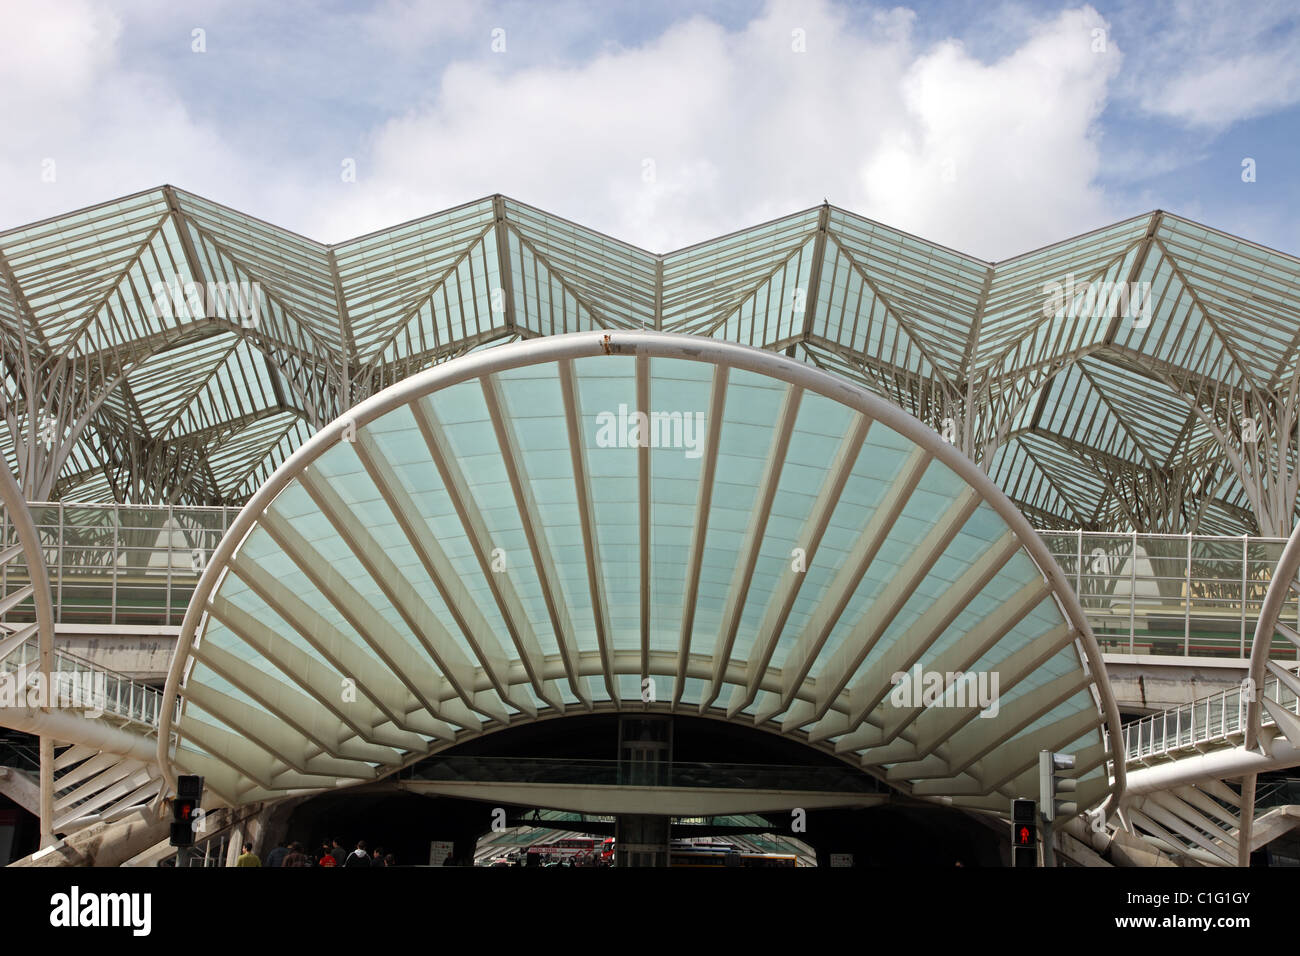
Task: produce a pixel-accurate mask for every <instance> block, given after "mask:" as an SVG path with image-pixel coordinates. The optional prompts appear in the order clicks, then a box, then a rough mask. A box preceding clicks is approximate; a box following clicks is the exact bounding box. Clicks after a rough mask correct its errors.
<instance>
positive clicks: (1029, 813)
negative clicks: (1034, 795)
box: [1011, 800, 1038, 866]
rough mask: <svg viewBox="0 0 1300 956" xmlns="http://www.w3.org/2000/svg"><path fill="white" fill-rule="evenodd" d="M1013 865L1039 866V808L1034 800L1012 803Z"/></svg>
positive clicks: (1014, 801)
mask: <svg viewBox="0 0 1300 956" xmlns="http://www.w3.org/2000/svg"><path fill="white" fill-rule="evenodd" d="M1011 865H1012V866H1038V807H1037V806H1035V805H1034V801H1033V800H1012V801H1011Z"/></svg>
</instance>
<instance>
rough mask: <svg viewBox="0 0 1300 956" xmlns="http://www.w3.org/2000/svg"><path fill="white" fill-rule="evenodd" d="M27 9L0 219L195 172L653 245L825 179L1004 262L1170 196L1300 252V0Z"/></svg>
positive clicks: (923, 231)
mask: <svg viewBox="0 0 1300 956" xmlns="http://www.w3.org/2000/svg"><path fill="white" fill-rule="evenodd" d="M6 16H7V18H8V20H9V21H10V27H11V28H10V29H7V30H6V32H5V34H4V35H2V36H0V119H3V121H4V128H5V130H6V135H5V137H4V139H3V141H0V228H9V227H12V226H16V225H21V224H23V223H26V222H30V221H33V220H36V219H39V218H43V217H46V216H50V215H56V214H58V213H61V212H65V211H68V210H71V209H75V208H77V207H80V206H83V205H88V204H91V203H95V202H99V201H103V200H106V199H110V198H113V197H115V196H118V195H122V194H126V193H129V192H134V191H136V190H139V189H145V188H148V187H151V186H155V185H159V184H161V183H164V182H168V183H172V184H174V185H177V186H181V187H184V188H186V189H189V190H192V191H194V192H198V193H200V194H203V195H205V196H208V197H209V198H212V199H214V200H217V201H219V202H223V203H226V204H228V205H232V206H235V207H236V208H239V209H241V210H244V211H246V212H249V213H252V214H254V215H258V216H260V217H262V218H264V219H268V220H270V221H272V222H276V223H278V224H280V225H283V226H286V227H288V228H292V229H296V230H298V231H300V232H303V233H305V234H307V235H310V236H312V237H313V238H317V239H321V240H325V241H338V240H341V239H345V238H348V237H350V236H354V235H359V234H362V233H365V232H368V231H371V230H373V229H378V228H382V227H384V226H386V225H391V224H394V223H397V222H400V221H403V220H406V219H410V218H414V217H416V216H420V215H424V214H427V213H430V212H434V211H436V210H438V209H441V208H446V207H447V206H451V205H455V204H458V203H461V202H465V201H468V200H471V199H475V198H478V197H480V196H483V195H486V194H489V193H492V192H498V191H499V192H504V193H506V194H508V195H511V196H513V197H514V198H516V199H520V200H522V201H524V202H529V203H532V204H534V205H537V206H540V207H542V208H544V209H547V210H548V211H551V212H554V213H557V214H560V215H564V216H567V217H569V218H571V219H574V220H577V221H579V222H581V223H583V224H585V225H589V226H592V227H593V228H598V229H601V230H603V231H606V232H608V233H610V234H612V235H614V236H616V237H618V238H621V239H625V240H628V241H630V242H635V243H637V244H639V245H643V246H645V247H647V248H650V249H652V250H654V251H665V250H667V249H671V248H676V247H679V246H681V245H685V244H688V243H690V242H696V241H699V240H702V239H705V238H708V237H710V236H712V235H717V234H720V233H723V232H726V231H729V230H732V229H736V228H740V227H743V226H746V225H751V224H753V223H756V222H759V221H762V220H764V219H767V218H772V217H775V216H778V215H782V214H785V213H788V212H792V211H795V210H797V209H801V208H806V207H808V206H811V205H814V204H816V203H819V202H821V200H822V198H823V197H826V198H829V199H830V200H831V201H832V202H834V203H836V204H837V205H840V206H843V207H845V208H849V209H852V210H854V211H855V212H858V213H861V214H863V215H866V216H870V217H872V218H875V219H878V220H880V221H882V222H885V223H888V224H890V225H893V226H896V227H899V228H902V229H907V230H909V231H912V232H915V233H918V234H920V235H923V236H925V237H926V238H929V239H932V240H934V241H938V242H944V243H947V244H949V245H952V246H954V247H955V248H958V249H961V250H962V251H964V252H969V253H971V254H974V255H978V256H981V257H984V258H999V259H1000V258H1005V257H1007V256H1010V255H1014V254H1016V253H1018V252H1024V251H1028V250H1030V249H1032V248H1035V247H1037V246H1040V245H1043V244H1045V243H1047V242H1051V241H1053V240H1056V239H1061V238H1065V237H1067V236H1069V235H1072V234H1075V233H1078V232H1082V231H1085V230H1087V229H1091V228H1095V227H1097V226H1101V225H1104V224H1106V223H1109V222H1113V221H1115V220H1117V219H1121V218H1126V217H1128V216H1131V215H1137V214H1140V213H1143V212H1146V211H1149V210H1151V209H1153V208H1162V209H1168V210H1172V211H1174V212H1177V213H1180V214H1182V215H1186V216H1188V217H1190V218H1193V219H1197V220H1200V221H1202V222H1205V223H1207V224H1209V225H1212V226H1215V227H1218V228H1221V229H1224V230H1227V231H1229V232H1233V233H1237V234H1239V235H1242V236H1244V237H1246V238H1249V239H1252V240H1254V241H1257V242H1261V243H1264V244H1266V245H1270V246H1273V247H1275V248H1279V249H1282V250H1284V251H1287V252H1291V253H1297V254H1300V224H1298V223H1297V219H1296V217H1295V215H1294V214H1293V211H1294V210H1295V209H1296V208H1297V206H1298V201H1300V7H1297V5H1295V4H1293V3H1292V4H1271V3H1267V2H1263V3H1250V4H1241V3H1210V2H1206V3H1174V2H1157V0H1153V2H1142V0H1121V2H1114V3H1107V2H1095V3H1092V4H1055V3H996V2H995V3H981V2H952V0H949V2H941V0H927V2H917V3H912V4H909V5H900V6H896V7H894V6H885V5H871V4H866V3H844V2H833V0H772V2H755V3H751V2H718V3H713V4H707V3H694V4H690V3H684V2H674V0H668V2H663V3H659V4H644V3H637V2H628V3H621V2H606V3H602V2H595V0H590V2H589V0H570V2H560V3H541V2H502V3H494V2H483V3H471V2H462V0H445V2H433V3H421V2H416V0H385V2H377V3H373V4H347V3H316V4H312V3H305V2H283V3H277V4H253V3H239V2H221V0H208V2H196V3H189V4H184V5H177V4H173V3H170V2H162V0H137V2H130V3H118V4H108V3H101V2H96V0H54V2H50V3H33V4H30V5H26V6H17V7H12V8H11V9H9V10H8V11H7V14H6ZM196 30H200V31H202V33H201V34H200V36H201V37H202V43H201V44H199V45H201V46H202V47H203V48H204V49H203V50H202V51H196V50H194V49H193V47H194V46H195V45H196V44H195V40H194V37H195V32H194V31H196ZM494 31H496V32H494ZM501 31H503V32H501ZM1099 39H1100V41H1101V42H1099ZM502 41H504V49H502V45H503V43H502ZM494 47H495V48H494ZM1247 158H1249V159H1253V160H1254V162H1255V181H1254V182H1243V180H1242V162H1243V160H1245V159H1247ZM349 163H350V164H351V165H352V166H354V168H355V170H356V176H355V181H351V180H349V179H347V178H346V177H345V176H344V175H343V171H344V170H345V169H347V168H348V164H349Z"/></svg>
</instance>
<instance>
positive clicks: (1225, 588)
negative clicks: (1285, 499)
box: [1040, 531, 1300, 660]
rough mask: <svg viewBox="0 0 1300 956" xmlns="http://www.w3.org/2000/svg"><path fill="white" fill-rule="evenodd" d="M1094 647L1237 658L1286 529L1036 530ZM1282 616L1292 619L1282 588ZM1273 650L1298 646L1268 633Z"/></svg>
mask: <svg viewBox="0 0 1300 956" xmlns="http://www.w3.org/2000/svg"><path fill="white" fill-rule="evenodd" d="M1040 536H1041V537H1042V539H1043V540H1044V542H1045V543H1046V544H1047V546H1048V549H1049V550H1050V551H1051V552H1052V555H1053V556H1054V557H1055V558H1056V561H1057V563H1058V564H1059V565H1060V566H1061V568H1062V570H1063V571H1064V572H1065V575H1066V577H1067V578H1068V579H1069V581H1070V583H1071V584H1073V585H1074V589H1075V592H1076V593H1077V594H1078V596H1079V602H1080V603H1081V604H1082V605H1083V609H1084V613H1085V614H1086V615H1087V617H1088V623H1089V624H1090V625H1091V626H1092V629H1093V631H1094V633H1095V634H1096V635H1097V640H1098V642H1099V643H1100V644H1101V647H1102V650H1103V651H1107V652H1110V653H1126V654H1160V655H1178V656H1186V657H1232V658H1244V657H1247V656H1249V654H1250V643H1251V639H1252V637H1253V635H1254V633H1255V624H1256V622H1257V621H1258V620H1259V612H1260V608H1261V606H1262V605H1263V602H1264V595H1265V593H1267V591H1268V585H1269V582H1270V581H1271V580H1272V575H1273V569H1274V568H1275V567H1276V565H1277V561H1278V558H1280V557H1281V555H1282V549H1283V548H1284V547H1285V546H1286V539H1285V538H1262V537H1248V536H1240V537H1227V536H1216V535H1169V534H1134V533H1130V534H1106V533H1098V532H1090V531H1064V532H1057V531H1044V532H1040ZM1281 619H1282V620H1283V621H1285V622H1300V602H1298V601H1297V598H1296V596H1295V595H1294V594H1292V595H1289V596H1288V598H1287V601H1286V605H1285V607H1284V608H1283V610H1282V613H1281ZM1271 651H1272V653H1271V654H1270V657H1271V658H1273V659H1274V660H1295V659H1296V655H1297V648H1296V646H1295V645H1294V644H1292V643H1290V642H1289V641H1287V640H1286V639H1285V638H1284V637H1281V636H1277V637H1276V638H1275V639H1274V645H1273V647H1272V648H1271Z"/></svg>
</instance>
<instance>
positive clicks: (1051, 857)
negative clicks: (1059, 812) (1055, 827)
mask: <svg viewBox="0 0 1300 956" xmlns="http://www.w3.org/2000/svg"><path fill="white" fill-rule="evenodd" d="M1039 819H1040V820H1041V821H1042V828H1043V866H1056V848H1055V847H1054V846H1052V821H1051V820H1049V819H1047V818H1046V817H1044V816H1042V815H1041V814H1040V815H1039Z"/></svg>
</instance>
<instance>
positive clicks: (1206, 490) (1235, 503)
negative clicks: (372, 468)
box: [0, 186, 1300, 533]
mask: <svg viewBox="0 0 1300 956" xmlns="http://www.w3.org/2000/svg"><path fill="white" fill-rule="evenodd" d="M160 289H175V290H177V291H176V292H175V293H174V294H170V295H162V296H161V297H160V295H159V290H160ZM187 289H189V290H190V291H191V294H190V295H188V297H187V295H186V293H185V291H184V290H187ZM194 290H197V294H193V293H194ZM228 290H244V291H245V292H248V293H249V295H250V296H251V298H252V300H253V301H255V303H256V308H255V310H253V311H254V312H255V315H253V316H250V315H248V314H246V313H243V312H239V311H238V310H235V309H232V308H231V307H230V306H229V302H228V301H227V300H226V299H224V298H223V294H224V292H225V291H228ZM214 292H215V294H214ZM205 293H206V294H205ZM591 329H651V330H660V331H672V332H683V333H689V334H693V335H700V336H705V337H709V338H714V339H718V340H725V341H732V342H738V343H741V344H746V345H753V346H757V347H760V348H766V349H770V350H773V351H779V352H783V353H785V354H787V355H790V356H792V357H794V358H796V359H799V360H800V361H803V362H805V363H807V364H810V365H813V366H815V367H818V368H823V369H826V370H829V371H831V372H833V373H835V374H837V375H840V376H843V377H845V378H847V379H849V380H851V381H854V382H856V383H858V384H861V385H863V386H864V387H866V388H867V389H868V390H870V391H872V392H874V393H876V394H878V395H881V396H883V397H885V398H887V399H889V400H890V401H892V402H894V403H895V404H898V405H899V406H900V407H902V408H903V409H905V410H906V411H908V412H910V413H911V414H913V415H915V416H916V417H918V418H919V419H921V420H922V421H923V422H925V423H926V424H928V425H930V426H931V427H933V428H935V429H936V430H938V431H940V432H942V433H943V434H944V435H945V437H948V438H950V439H951V440H952V441H953V443H954V444H956V445H957V446H958V447H959V448H960V449H961V450H963V451H964V452H966V453H967V454H968V455H969V456H970V457H971V458H973V459H974V460H975V461H976V462H977V463H979V464H980V465H981V466H982V467H983V468H985V469H986V470H987V471H988V473H989V474H990V475H992V476H993V477H994V479H995V480H996V481H997V482H998V483H999V484H1000V485H1001V486H1002V487H1003V488H1004V489H1006V490H1007V492H1008V494H1010V496H1011V497H1012V499H1013V500H1014V501H1015V502H1016V503H1017V505H1018V506H1019V507H1020V508H1021V509H1023V510H1024V512H1025V513H1026V514H1028V515H1029V516H1030V517H1031V519H1032V520H1033V521H1034V522H1035V523H1036V524H1038V525H1039V526H1041V527H1049V528H1063V527H1084V528H1089V529H1096V530H1121V529H1124V530H1126V529H1129V528H1136V529H1138V530H1147V531H1173V532H1187V531H1199V532H1202V533H1241V532H1243V531H1249V532H1255V531H1261V530H1262V531H1265V532H1272V533H1279V522H1281V524H1283V525H1287V526H1289V521H1287V520H1282V519H1279V518H1278V517H1277V516H1271V517H1270V518H1269V520H1268V521H1267V522H1264V521H1261V520H1260V517H1259V515H1258V514H1257V512H1258V511H1259V505H1258V501H1259V500H1260V498H1261V496H1262V495H1266V492H1260V491H1258V490H1252V489H1250V488H1248V487H1247V484H1249V480H1247V481H1246V482H1243V479H1242V475H1243V474H1244V473H1245V471H1243V468H1238V467H1229V464H1228V462H1229V460H1230V459H1231V455H1228V454H1227V453H1226V452H1225V451H1224V448H1225V446H1227V445H1231V444H1232V443H1233V442H1237V441H1238V440H1239V436H1238V435H1237V426H1236V425H1235V424H1233V423H1235V422H1238V421H1239V420H1240V419H1241V418H1242V417H1243V412H1242V409H1246V410H1248V411H1249V412H1250V414H1255V413H1256V411H1257V410H1258V409H1261V408H1267V407H1273V406H1280V405H1284V404H1285V402H1286V401H1287V400H1292V401H1294V400H1295V399H1296V397H1297V393H1298V392H1300V388H1298V387H1297V376H1300V369H1298V367H1297V356H1298V355H1300V348H1298V347H1297V346H1298V345H1300V342H1298V339H1297V337H1298V336H1300V261H1297V260H1296V259H1295V258H1292V257H1290V256H1286V255H1283V254H1281V253H1278V252H1274V251H1271V250H1268V249H1264V248H1262V247H1260V246H1257V245H1254V244H1251V243H1249V242H1246V241H1244V240H1241V239H1236V238H1234V237H1232V236H1228V235H1226V234H1224V233H1221V232H1218V231H1215V230H1213V229H1209V228H1207V227H1204V226H1200V225H1197V224H1196V223H1193V222H1189V221H1187V220H1185V219H1182V218H1180V217H1178V216H1175V215H1172V214H1170V213H1165V212H1160V211H1156V212H1153V213H1150V214H1147V215H1143V216H1139V217H1135V218H1133V219H1130V220H1126V221H1124V222H1121V223H1117V224H1115V225H1113V226H1109V227H1106V228H1104V229H1099V230H1097V231H1095V232H1092V233H1089V234H1086V235H1083V236H1078V237H1075V238H1073V239H1069V240H1066V241H1063V242H1060V243H1056V244H1054V245H1052V246H1049V247H1046V248H1044V249H1040V250H1037V251H1035V252H1031V253H1027V254H1025V255H1022V256H1018V257H1015V258H1013V259H1009V260H1006V261H1003V262H999V263H990V262H984V261H981V260H978V259H975V258H972V257H970V256H966V255H962V254H960V253H957V252H954V251H952V250H949V249H945V248H943V247H940V246H937V245H934V244H932V243H928V242H926V241H924V240H922V239H919V238H916V237H914V236H910V235H907V234H905V233H902V232H899V231H898V230H894V229H890V228H889V227H887V226H884V225H881V224H879V223H876V222H872V221H871V220H868V219H864V218H862V217H860V216H857V215H855V214H853V213H850V212H847V211H845V210H841V209H838V208H835V207H832V206H823V207H819V208H814V209H811V210H807V211H804V212H799V213H795V214H793V215H790V216H786V217H784V218H782V219H778V220H776V221H774V222H770V223H766V224H763V225H760V226H755V227H753V228H751V229H746V230H742V231H740V232H737V233H734V234H732V235H729V236H724V237H721V238H718V239H714V240H710V241H708V242H704V243H700V244H698V245H695V246H691V247H689V248H687V249H682V250H679V251H676V252H670V253H667V254H662V255H659V254H653V253H650V252H647V251H645V250H641V249H638V248H636V247H634V246H631V245H628V244H626V243H622V242H619V241H617V240H614V239H611V238H609V237H607V236H603V235H601V234H599V233H597V232H595V231H593V230H590V229H585V228H583V227H581V226H578V225H575V224H573V223H569V222H566V221H564V220H562V219H559V218H557V217H554V216H551V215H549V214H547V213H544V212H542V211H540V210H537V209H534V208H532V207H529V206H526V205H524V204H522V203H519V202H516V201H514V200H512V199H508V198H505V197H502V196H493V197H489V198H486V199H482V200H479V201H477V202H473V203H468V204H466V205H464V206H460V207H457V208H455V209H450V210H446V211H444V212H440V213H435V214H434V215H431V216H427V217H425V218H422V219H419V220H415V221H412V222H409V223H405V224H402V225H400V226H395V227H393V228H392V229H388V230H384V231H381V232H378V233H374V234H371V235H369V236H364V237H361V238H358V239H353V240H349V241H347V242H342V243H338V244H336V245H326V244H322V243H319V242H315V241H313V240H310V239H307V238H304V237H302V236H298V235H295V234H293V233H291V232H289V231H287V230H284V229H281V228H279V227H276V226H274V225H271V224H268V223H264V222H261V221H259V220H257V219H255V218H253V217H251V216H248V215H245V214H243V213H240V212H237V211H235V210H233V209H229V208H227V207H224V206H221V205H218V204H216V203H213V202H211V201H209V200H206V199H204V198H202V197H199V196H196V195H193V194H191V193H187V192H185V191H183V190H180V189H175V188H173V187H169V186H164V187H161V188H159V189H154V190H150V191H148V192H144V193H140V194H138V195H135V196H128V197H125V198H123V199H120V200H116V201H114V202H110V203H105V204H103V205H100V206H96V207H93V208H90V209H85V210H81V211H79V212H75V213H71V214H68V215H65V216H59V217H56V218H54V219H50V220H46V221H44V222H41V223H36V224H33V225H29V226H24V227H20V228H17V229H11V230H8V231H6V232H0V332H3V346H4V357H5V372H6V381H5V388H6V392H5V397H6V399H7V402H8V405H7V408H6V411H7V413H8V414H9V417H10V418H11V421H10V425H11V427H10V429H9V432H8V434H5V435H4V436H3V438H2V439H0V444H2V445H3V450H4V453H5V454H6V456H7V457H8V459H9V462H10V465H11V467H13V468H14V470H15V473H17V474H18V475H19V476H20V478H22V477H23V476H24V475H28V478H27V479H25V480H24V484H25V486H26V487H27V489H28V491H29V493H31V489H33V488H38V487H39V488H43V489H45V491H46V496H47V497H51V498H62V499H66V500H123V501H141V502H156V501H168V500H170V501H176V502H182V503H208V504H212V503H223V504H238V503H241V502H243V501H245V500H247V499H248V498H249V496H250V495H251V494H252V493H253V492H254V491H255V490H256V488H257V487H258V486H259V485H260V484H261V482H262V481H264V480H265V478H266V477H267V476H268V475H269V474H270V473H271V471H273V470H274V468H275V467H276V466H277V465H278V464H279V463H280V462H282V461H283V460H284V459H285V458H286V457H287V456H288V455H289V454H291V453H292V452H293V450H294V449H296V448H297V447H299V446H301V445H302V443H303V442H304V441H305V440H306V439H307V437H308V436H309V435H310V434H311V433H312V432H313V431H314V430H315V429H317V428H319V427H321V426H322V425H324V424H325V423H327V422H329V421H331V420H332V419H333V418H335V417H336V416H337V415H338V414H339V413H340V412H342V411H344V410H346V409H347V408H349V407H351V406H352V405H354V404H355V403H357V402H359V401H361V400H363V399H364V398H366V397H367V396H369V395H371V394H374V393H376V392H377V391H379V390H381V389H382V388H383V387H385V386H387V385H390V384H392V383H394V382H396V381H400V380H401V379H403V378H406V377H407V376H409V375H411V374H413V373H415V372H417V371H419V370H421V369H425V368H428V367H429V366H430V365H433V364H436V363H438V362H441V361H443V360H445V359H447V358H450V357H454V356H457V355H461V354H465V353H467V352H470V351H473V350H475V349H479V348H484V347H488V346H493V345H497V344H501V343H505V342H510V341H516V340H519V339H525V338H533V337H537V336H546V335H553V334H560V333H564V332H573V331H583V330H591ZM60 363H63V364H60ZM25 373H26V374H25ZM33 376H34V377H33ZM33 383H35V384H34V385H33ZM43 390H44V391H43ZM60 390H62V391H60ZM47 393H48V394H55V395H63V394H64V393H66V395H67V398H66V402H67V403H68V404H70V405H75V406H77V407H78V408H79V409H83V410H84V411H86V413H87V414H88V415H89V419H90V420H89V422H88V424H87V425H86V427H85V428H84V430H80V431H78V430H75V429H74V430H72V432H71V438H72V440H73V447H72V448H71V450H70V452H69V454H68V456H67V457H66V459H65V460H59V461H57V462H55V463H54V464H53V465H48V466H41V465H40V464H39V463H37V464H33V463H32V462H29V461H25V460H23V456H20V455H19V454H18V451H17V448H16V446H15V444H14V435H27V434H28V433H29V432H30V431H31V430H34V429H36V428H37V427H38V424H37V422H36V421H35V419H36V411H35V410H33V411H31V412H30V415H31V418H32V420H31V421H27V422H24V421H22V420H21V418H22V414H23V411H24V409H25V408H28V407H32V408H33V409H34V407H35V405H36V404H39V403H38V402H36V401H35V400H33V399H32V397H31V396H32V395H38V396H39V395H41V394H47ZM59 401H63V399H59ZM56 404H57V402H56ZM73 417H74V418H75V417H76V416H73ZM1288 454H1289V453H1288ZM1291 457H1292V458H1293V457H1294V456H1293V455H1292V456H1291ZM1292 465H1293V466H1294V462H1292ZM40 467H48V468H54V469H55V470H56V474H54V475H51V476H49V480H48V481H46V482H44V484H42V483H41V482H40V481H38V480H35V479H33V478H31V477H30V473H31V472H32V471H33V469H35V470H39V468H40ZM1248 470H1249V469H1246V471H1248ZM1293 497H1294V496H1293ZM1288 517H1289V516H1288ZM1265 525H1268V526H1267V527H1265ZM1282 530H1285V529H1282Z"/></svg>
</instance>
